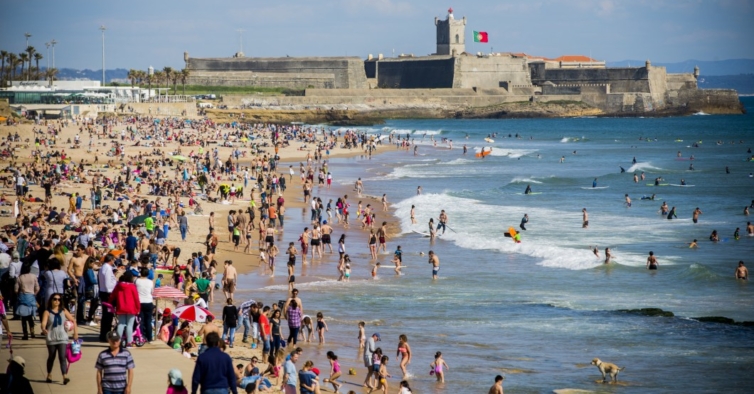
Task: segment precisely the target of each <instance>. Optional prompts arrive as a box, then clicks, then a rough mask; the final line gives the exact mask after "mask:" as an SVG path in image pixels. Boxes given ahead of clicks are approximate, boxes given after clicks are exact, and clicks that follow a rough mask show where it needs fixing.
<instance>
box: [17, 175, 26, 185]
mask: <svg viewBox="0 0 754 394" xmlns="http://www.w3.org/2000/svg"><path fill="white" fill-rule="evenodd" d="M25 181H26V180H25V179H24V177H23V176H22V175H19V176H18V177H16V186H23V185H24V182H25Z"/></svg>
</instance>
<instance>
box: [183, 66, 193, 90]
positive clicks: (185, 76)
mask: <svg viewBox="0 0 754 394" xmlns="http://www.w3.org/2000/svg"><path fill="white" fill-rule="evenodd" d="M190 74H191V71H189V69H188V68H184V69H183V70H181V83H182V84H183V95H184V96H185V95H186V80H187V79H188V77H189V75H190Z"/></svg>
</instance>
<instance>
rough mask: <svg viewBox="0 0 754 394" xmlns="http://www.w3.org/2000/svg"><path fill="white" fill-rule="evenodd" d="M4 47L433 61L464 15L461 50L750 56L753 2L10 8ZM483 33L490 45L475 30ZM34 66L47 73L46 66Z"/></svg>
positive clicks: (81, 0)
mask: <svg viewBox="0 0 754 394" xmlns="http://www.w3.org/2000/svg"><path fill="white" fill-rule="evenodd" d="M3 5H4V7H3V18H2V19H3V21H2V23H0V49H4V50H9V51H13V52H20V51H21V50H23V48H24V47H25V38H24V33H25V32H29V33H31V34H32V37H31V39H30V45H33V46H34V47H36V48H37V50H38V51H40V52H41V53H42V54H43V55H46V52H47V50H46V48H45V45H44V43H45V42H47V41H49V40H51V39H53V38H54V39H55V40H57V41H58V44H57V45H56V50H55V63H56V66H57V67H58V68H62V67H70V68H80V69H83V68H89V69H100V68H101V45H102V41H101V33H100V31H99V30H98V28H99V26H100V25H103V24H104V25H105V26H106V27H107V32H106V47H107V50H106V61H107V64H106V66H107V68H108V69H110V68H138V69H146V68H147V67H148V66H150V65H152V66H154V67H155V68H162V67H164V66H171V67H174V68H182V67H183V66H184V64H183V52H184V51H188V52H189V54H190V55H191V56H192V57H226V56H231V55H232V54H233V53H234V52H236V51H237V50H238V48H239V33H238V32H236V30H237V29H245V30H246V31H245V32H244V33H243V40H244V52H245V53H246V55H247V56H262V57H275V56H285V55H290V56H343V55H349V56H359V57H363V58H365V57H366V56H367V55H368V54H370V53H371V54H374V55H377V54H378V53H383V54H385V55H386V56H389V55H391V54H392V53H393V51H395V54H396V55H397V54H400V53H414V54H416V55H426V54H430V53H432V52H434V49H435V30H434V17H435V16H438V17H441V18H444V16H445V14H446V12H447V11H446V10H447V8H448V7H449V6H452V7H453V8H454V10H455V12H454V14H455V16H456V18H461V17H463V16H466V17H467V19H468V24H467V27H466V36H467V46H466V50H467V51H469V52H477V51H489V50H490V49H491V48H494V51H496V52H526V53H529V54H533V55H540V56H547V57H557V56H559V55H564V54H583V55H587V56H588V55H590V54H591V55H592V57H594V58H597V59H600V60H607V61H618V60H624V59H651V60H652V61H653V62H675V61H682V60H687V59H698V60H723V59H732V58H754V44H753V43H752V41H751V40H752V37H754V23H752V22H754V1H749V0H542V1H539V0H518V1H507V0H475V1H457V0H456V1H452V0H447V1H445V2H438V1H436V0H318V1H317V0H314V1H313V0H277V1H264V2H263V1H256V0H214V1H213V0H204V1H198V0H182V1H173V0H151V1H147V0H127V1H107V0H106V1H102V0H99V1H89V0H65V1H60V0H46V1H42V0H7V1H4V2H3ZM473 30H480V31H487V32H488V33H489V37H490V42H489V44H474V43H469V41H473V40H472V38H471V32H472V31H473ZM40 64H42V65H43V64H46V60H42V62H41V63H40Z"/></svg>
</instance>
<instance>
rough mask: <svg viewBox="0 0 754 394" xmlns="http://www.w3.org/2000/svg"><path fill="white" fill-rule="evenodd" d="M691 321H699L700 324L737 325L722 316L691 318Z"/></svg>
mask: <svg viewBox="0 0 754 394" xmlns="http://www.w3.org/2000/svg"><path fill="white" fill-rule="evenodd" d="M692 319H694V320H696V321H700V322H702V323H720V324H737V323H736V321H735V320H733V319H729V318H727V317H724V316H703V317H692Z"/></svg>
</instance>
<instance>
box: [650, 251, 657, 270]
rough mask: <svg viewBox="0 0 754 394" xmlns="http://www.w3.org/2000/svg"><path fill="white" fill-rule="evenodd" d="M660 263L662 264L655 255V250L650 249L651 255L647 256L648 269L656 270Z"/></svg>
mask: <svg viewBox="0 0 754 394" xmlns="http://www.w3.org/2000/svg"><path fill="white" fill-rule="evenodd" d="M659 265H660V264H659V263H657V258H656V257H655V254H654V252H652V251H650V252H649V257H647V269H648V270H656V269H657V267H658V266H659Z"/></svg>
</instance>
